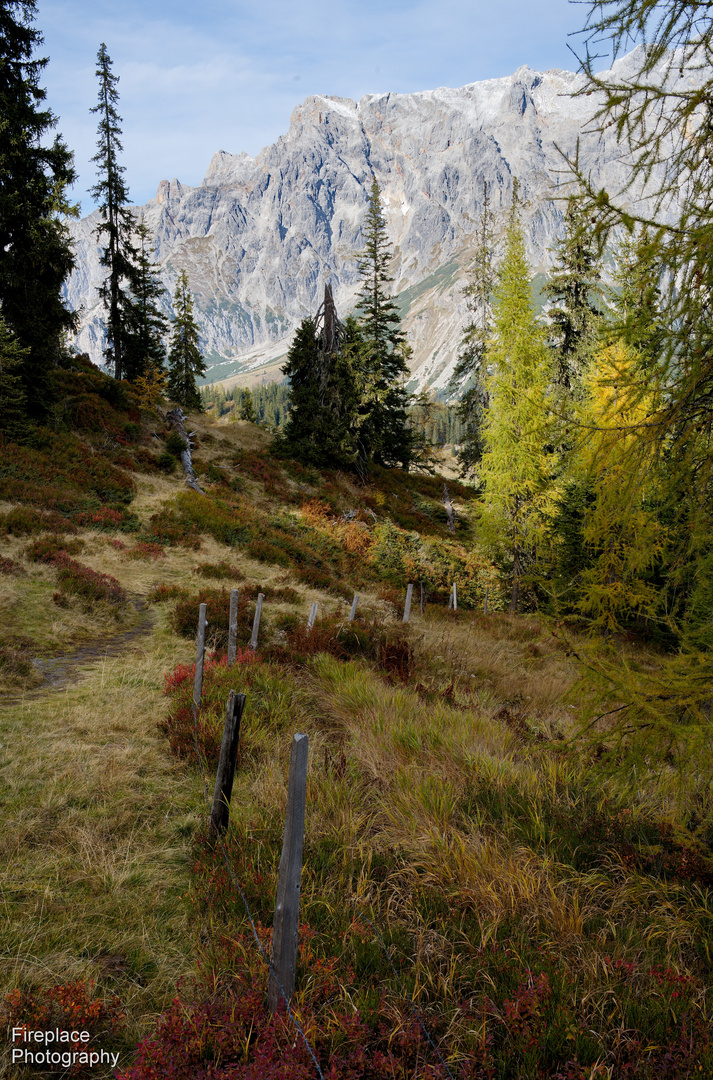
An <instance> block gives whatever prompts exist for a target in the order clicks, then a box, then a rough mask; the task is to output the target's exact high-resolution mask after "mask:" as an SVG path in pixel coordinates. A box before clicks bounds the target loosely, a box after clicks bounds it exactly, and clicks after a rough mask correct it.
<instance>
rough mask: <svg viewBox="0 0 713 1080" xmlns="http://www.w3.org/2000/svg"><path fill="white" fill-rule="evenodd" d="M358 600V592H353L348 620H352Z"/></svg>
mask: <svg viewBox="0 0 713 1080" xmlns="http://www.w3.org/2000/svg"><path fill="white" fill-rule="evenodd" d="M358 602H359V593H358V592H355V593H354V599H353V600H352V610H351V611H350V612H349V622H354V616H355V615H356V609H357V604H358Z"/></svg>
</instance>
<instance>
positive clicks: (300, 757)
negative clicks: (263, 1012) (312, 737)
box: [267, 735, 309, 1013]
mask: <svg viewBox="0 0 713 1080" xmlns="http://www.w3.org/2000/svg"><path fill="white" fill-rule="evenodd" d="M308 749H309V739H308V737H307V736H306V735H295V736H294V738H293V740H292V748H291V750H290V777H289V780H288V783H287V815H286V817H285V832H284V836H283V839H282V855H281V856H280V872H279V877H278V881H277V899H276V901H275V921H274V923H273V927H272V958H271V960H272V967H273V968H274V970H275V974H276V975H277V979H279V982H280V986H281V987H282V990H284V992H285V996H286V997H287V999H288V1000H289V999H290V998H291V997H292V993H293V991H294V989H295V968H296V966H297V934H298V930H299V915H300V888H301V879H302V843H303V840H304V829H305V802H306V799H307V751H308ZM280 986H278V984H277V981H276V980H275V976H274V975H273V974H271V975H270V984H269V987H268V991H267V1004H268V1008H269V1010H270V1012H271V1013H272V1012H274V1011H275V1009H276V1008H277V1007H278V1005H279V1004H280V1002H281V1001H282V992H281V990H280Z"/></svg>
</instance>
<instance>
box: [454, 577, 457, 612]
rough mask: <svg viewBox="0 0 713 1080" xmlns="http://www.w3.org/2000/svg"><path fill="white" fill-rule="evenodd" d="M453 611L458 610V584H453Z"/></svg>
mask: <svg viewBox="0 0 713 1080" xmlns="http://www.w3.org/2000/svg"><path fill="white" fill-rule="evenodd" d="M453 610H454V611H457V610H458V593H457V592H456V583H455V581H454V582H453Z"/></svg>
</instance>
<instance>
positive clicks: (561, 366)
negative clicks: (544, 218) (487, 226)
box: [545, 196, 603, 400]
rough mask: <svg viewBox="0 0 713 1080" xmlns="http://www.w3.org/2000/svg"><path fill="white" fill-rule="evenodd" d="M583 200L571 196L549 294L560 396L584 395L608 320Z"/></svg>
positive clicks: (554, 368) (598, 261) (554, 370)
mask: <svg viewBox="0 0 713 1080" xmlns="http://www.w3.org/2000/svg"><path fill="white" fill-rule="evenodd" d="M588 226H589V217H588V216H587V214H586V213H585V212H584V210H583V208H582V203H581V199H579V198H577V197H576V196H571V197H570V198H569V199H568V200H567V210H566V213H565V232H564V236H563V237H562V239H561V240H560V241H559V242H558V243H557V245H556V247H555V262H554V265H553V268H552V272H551V274H550V277H549V280H548V282H547V284H546V285H545V295H546V296H547V297H548V298H549V299H550V300H551V301H552V306H551V307H550V309H549V311H548V313H547V314H548V316H549V319H550V322H551V324H552V325H551V332H550V342H549V344H550V349H551V350H552V374H553V382H554V384H555V386H557V387H558V388H559V389H560V391H561V392H560V395H559V396H560V397H562V398H563V399H565V400H566V399H570V400H571V399H573V398H577V397H580V396H581V388H582V380H583V378H584V376H585V374H586V371H587V368H588V366H589V361H590V359H591V356H592V353H593V351H594V349H595V348H596V345H597V329H598V327H599V325H600V322H601V318H602V314H603V311H602V298H601V288H600V270H601V259H600V255H599V251H598V249H597V244H596V241H595V238H594V235H593V233H592V230H591V227H588Z"/></svg>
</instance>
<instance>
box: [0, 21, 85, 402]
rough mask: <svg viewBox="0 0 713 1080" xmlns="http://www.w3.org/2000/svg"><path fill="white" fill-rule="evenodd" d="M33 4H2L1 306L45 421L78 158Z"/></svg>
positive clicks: (67, 324) (60, 328) (59, 346)
mask: <svg viewBox="0 0 713 1080" xmlns="http://www.w3.org/2000/svg"><path fill="white" fill-rule="evenodd" d="M36 11H37V5H36V4H35V2H34V0H3V2H2V3H0V116H1V117H2V123H1V124H0V177H1V182H0V306H1V307H2V316H3V319H4V322H5V324H6V326H7V329H8V330H9V331H11V332H12V333H13V334H14V335H16V337H17V339H18V342H19V345H20V347H22V348H23V349H25V350H27V351H26V352H23V353H22V355H21V357H20V355H19V354H18V366H17V368H16V369H15V370H16V373H17V375H18V377H19V378H20V379H21V380H22V385H23V388H24V394H25V401H26V407H27V410H28V412H29V413H30V414H31V415H32V416H33V417H35V418H36V419H42V418H43V417H44V416H45V415H46V413H47V410H48V408H49V404H50V399H51V396H52V388H51V373H52V370H53V368H54V367H55V366H56V365H57V364H58V363H59V362H60V360H61V358H62V355H63V351H64V350H63V339H64V336H65V334H66V333H67V331H69V330H71V329H73V327H74V325H75V318H74V315H73V314H72V313H71V312H70V311H69V310H68V309H67V307H66V306H65V304H64V301H63V300H62V297H61V295H60V290H61V287H62V283H63V282H64V280H65V278H66V277H67V275H68V274H69V273H70V271H71V270H72V268H73V267H74V263H75V260H74V256H73V254H72V248H71V244H70V240H69V234H68V231H67V227H66V223H65V219H66V217H67V215H71V216H76V215H77V209H76V207H73V206H71V205H70V203H69V201H68V199H67V189H68V188H69V187H70V186H71V184H72V183H73V182H74V180H75V179H76V173H75V170H74V166H73V161H72V154H71V152H70V151H69V150H68V149H67V146H66V145H65V143H64V142H63V141H62V139H61V137H60V136H59V135H55V136H54V138H53V139H52V137H51V133H52V131H53V129H54V128H55V127H56V125H57V117H56V116H55V115H54V114H53V113H52V112H51V110H50V109H48V108H47V107H46V106H45V99H46V96H47V95H46V91H45V90H44V89H43V88H42V87H41V86H40V77H41V75H42V73H43V71H44V69H45V67H46V65H47V63H48V61H47V59H41V58H39V57H38V56H37V50H38V49H39V48H40V47H41V45H42V35H41V33H40V32H39V31H38V30H36V29H35V28H34V26H33V22H34V19H35V15H36Z"/></svg>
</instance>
